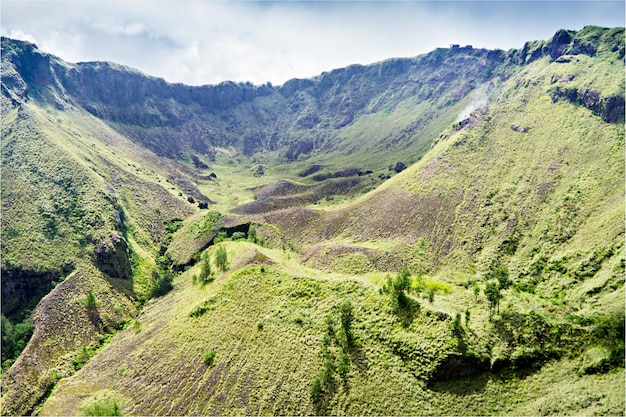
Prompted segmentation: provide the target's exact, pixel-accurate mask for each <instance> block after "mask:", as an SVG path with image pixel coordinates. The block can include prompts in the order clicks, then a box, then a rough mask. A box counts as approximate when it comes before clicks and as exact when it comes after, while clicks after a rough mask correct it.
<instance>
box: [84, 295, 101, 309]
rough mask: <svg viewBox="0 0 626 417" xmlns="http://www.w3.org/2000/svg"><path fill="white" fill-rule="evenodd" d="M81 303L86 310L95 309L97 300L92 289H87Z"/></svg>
mask: <svg viewBox="0 0 626 417" xmlns="http://www.w3.org/2000/svg"><path fill="white" fill-rule="evenodd" d="M83 304H84V305H85V307H86V308H87V310H96V309H97V308H98V300H97V299H96V296H95V295H94V293H93V291H89V292H88V293H87V296H86V297H85V299H84V300H83Z"/></svg>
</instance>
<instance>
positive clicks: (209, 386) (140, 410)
mask: <svg viewBox="0 0 626 417" xmlns="http://www.w3.org/2000/svg"><path fill="white" fill-rule="evenodd" d="M226 248H227V250H228V253H229V255H230V257H231V258H230V259H231V261H232V262H233V268H232V271H231V272H228V273H226V274H219V273H218V274H217V278H216V280H215V281H213V282H211V283H208V284H206V285H205V286H201V285H199V284H195V285H194V284H192V274H198V273H199V270H200V268H199V267H193V268H191V269H190V270H189V271H187V272H185V273H183V274H182V275H180V276H179V277H178V279H177V280H176V286H175V287H176V288H175V289H174V291H173V292H172V293H170V294H168V295H166V296H165V297H163V298H159V299H157V300H154V301H150V302H149V303H148V304H147V305H146V306H145V307H144V310H143V312H142V314H141V315H140V316H139V317H138V318H137V321H136V322H135V324H133V325H132V326H131V327H130V328H128V329H126V330H124V331H123V332H121V333H120V334H118V335H116V336H115V337H114V338H113V340H112V341H111V342H110V344H109V345H107V346H106V347H105V348H104V349H103V350H102V351H101V352H99V353H98V355H97V356H95V357H94V358H92V360H91V361H90V362H89V363H88V364H86V365H85V367H84V368H83V369H82V370H80V371H79V372H77V373H76V374H75V375H74V376H72V377H70V378H67V379H64V380H62V381H60V382H59V384H58V385H57V387H56V389H55V391H54V392H53V393H52V395H51V397H50V398H49V399H48V401H47V402H46V403H45V404H44V406H43V408H42V409H41V414H45V415H75V414H79V413H81V411H82V410H85V409H86V407H88V406H89V404H102V399H103V398H107V399H109V400H111V401H114V402H115V403H116V404H117V405H118V406H119V407H120V409H121V410H122V412H123V413H124V415H145V414H150V415H173V414H174V415H185V414H202V415H211V414H225V415H233V414H235V415H243V414H246V415H248V414H254V415H257V414H263V415H266V414H272V415H275V414H310V413H316V414H342V415H355V414H363V415H380V414H384V415H405V414H408V415H445V414H463V413H465V414H476V415H481V414H517V415H519V414H525V415H529V414H530V415H535V414H537V413H538V412H540V413H547V414H550V413H557V414H563V413H572V412H574V413H577V412H580V411H581V410H584V411H583V412H585V413H597V414H612V413H618V412H619V410H620V409H621V408H622V407H623V405H624V402H623V397H621V394H620V393H621V391H620V390H623V370H619V369H617V370H616V371H615V372H610V373H599V374H592V375H585V376H582V377H579V376H577V372H578V371H579V369H580V362H579V360H578V359H565V360H562V361H553V362H549V363H548V364H547V365H545V366H543V367H541V368H540V367H536V368H530V369H524V368H522V369H521V370H519V371H510V370H505V371H499V372H494V373H491V372H485V373H481V374H479V375H475V376H471V377H467V376H466V377H462V376H461V377H460V379H452V380H451V381H440V380H441V379H442V378H443V379H445V376H444V375H445V374H446V372H459V373H460V375H464V374H463V372H467V371H468V370H469V372H476V369H475V368H476V366H478V365H477V364H478V363H479V362H477V360H478V359H477V357H470V356H464V354H463V351H462V349H461V348H460V347H459V339H458V335H455V330H454V327H453V326H451V318H449V317H447V316H446V314H445V313H443V312H441V311H440V308H441V307H442V306H447V307H450V303H455V302H458V299H459V297H462V296H463V295H462V293H461V292H460V291H459V290H456V289H455V290H454V292H455V293H456V295H451V296H449V297H447V296H437V297H438V298H439V297H443V299H442V301H440V302H438V303H436V304H427V303H426V302H425V301H423V302H422V301H419V303H423V304H422V307H421V308H420V307H419V306H418V304H417V303H418V302H417V300H414V301H412V302H411V303H412V304H411V305H413V308H414V309H413V310H411V311H413V312H412V313H410V314H408V315H406V314H400V315H398V314H397V313H394V310H393V307H392V306H391V305H390V303H389V297H388V295H386V294H380V293H379V291H378V290H377V287H376V286H373V285H371V284H367V283H364V282H363V281H361V280H360V279H356V277H355V279H345V278H341V279H337V278H336V277H335V276H334V275H328V276H326V277H324V275H323V274H322V275H321V276H320V275H319V274H315V276H313V275H311V274H310V272H311V271H310V270H308V271H309V272H307V270H306V269H301V270H300V271H299V273H298V274H294V273H290V270H293V269H292V267H290V266H289V265H290V264H291V262H292V261H291V260H289V258H288V257H286V256H285V254H284V253H282V252H281V251H277V250H270V249H265V248H260V247H256V246H254V245H252V244H250V243H244V242H241V243H226ZM212 251H213V249H211V250H210V253H211V254H213V253H214V252H212ZM346 301H350V303H351V305H352V309H351V310H350V311H351V319H350V323H351V324H350V328H351V330H352V336H353V339H352V340H353V342H352V343H351V344H350V347H349V348H347V349H345V350H344V348H343V347H342V346H343V344H342V343H345V342H342V340H343V339H342V336H341V334H342V328H343V327H342V321H341V317H342V315H341V311H342V309H341V308H342V307H341V306H342V304H344V303H345V302H346ZM444 308H445V307H444ZM407 311H408V310H407ZM407 311H405V313H407ZM472 311H473V313H472V314H475V315H473V316H472V317H473V318H472V321H471V322H469V323H468V322H465V320H463V322H465V324H463V325H462V328H463V329H464V330H463V332H464V335H465V336H463V339H462V340H465V342H467V343H469V345H470V346H471V347H470V348H469V349H470V350H471V349H478V350H481V349H483V348H482V347H481V345H484V342H485V340H483V341H482V342H481V341H479V340H478V339H482V338H485V339H487V340H491V342H488V343H493V341H497V340H499V337H498V336H497V333H495V332H494V333H488V334H487V335H485V334H484V333H483V330H482V329H481V328H482V327H483V326H484V325H485V324H486V320H485V318H484V317H483V316H482V313H480V311H478V310H475V309H473V310H472ZM329 323H330V324H329ZM496 323H501V322H498V321H496ZM533 324H541V325H542V326H545V325H546V323H545V322H542V321H539V322H535V323H523V322H522V323H520V325H521V328H522V329H524V330H523V331H524V332H531V333H530V334H532V331H534V329H533V327H532V326H533ZM529 325H530V327H527V326H529ZM329 326H331V327H332V331H329V330H328V328H329ZM557 329H558V330H557ZM554 330H555V331H557V332H559V335H560V336H559V337H561V338H562V340H560V341H558V342H557V341H556V340H555V339H554V338H551V339H550V340H551V342H550V343H558V344H561V345H563V346H568V344H570V345H571V344H572V342H573V340H575V339H572V338H576V337H579V336H577V335H579V334H580V333H579V332H581V331H584V330H583V329H582V328H581V329H579V330H576V329H570V330H565V331H564V330H563V329H561V328H559V327H554ZM465 332H467V333H465ZM502 337H503V338H504V336H502ZM503 340H504V339H503ZM590 340H591V339H590ZM532 343H536V342H532ZM532 343H529V345H528V347H532V346H535V347H536V345H533V344H532ZM550 346H552V348H554V347H555V346H556V345H552V344H551V345H550ZM211 352H213V354H211ZM207 354H209V356H210V357H211V359H210V360H207V359H205V358H206V355H207ZM472 358H473V359H472ZM327 363H329V364H330V365H327ZM342 363H343V364H342ZM538 363H542V361H539V362H538ZM455 364H456V365H455ZM325 369H330V371H328V372H330V374H329V375H330V377H329V378H328V380H327V381H328V382H327V385H325V387H324V388H323V391H322V395H321V396H315V395H314V394H312V392H313V391H312V387H313V386H314V384H315V380H316V378H322V379H323V378H324V376H323V375H324V372H325V371H324V370H325ZM454 369H456V370H454ZM546 386H551V387H552V388H553V389H551V390H550V391H549V393H548V392H546V390H545V387H546ZM620 387H621V388H620ZM82 412H84V411H82Z"/></svg>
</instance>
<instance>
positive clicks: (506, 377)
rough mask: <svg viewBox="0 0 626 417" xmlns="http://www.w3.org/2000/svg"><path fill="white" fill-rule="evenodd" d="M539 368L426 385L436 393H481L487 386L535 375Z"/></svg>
mask: <svg viewBox="0 0 626 417" xmlns="http://www.w3.org/2000/svg"><path fill="white" fill-rule="evenodd" d="M539 369H540V368H539V367H537V368H524V369H504V370H502V371H499V372H489V371H487V372H483V373H480V374H478V375H473V376H464V377H459V378H453V379H449V380H446V381H435V382H430V383H429V384H428V389H430V390H432V391H436V392H443V393H449V394H455V395H459V396H465V395H473V394H476V393H480V392H483V391H484V390H485V387H486V386H487V385H488V384H498V385H506V386H508V385H510V384H514V383H515V382H518V381H521V380H524V379H526V378H527V377H529V376H531V375H533V374H535V373H536V372H537V371H538V370H539Z"/></svg>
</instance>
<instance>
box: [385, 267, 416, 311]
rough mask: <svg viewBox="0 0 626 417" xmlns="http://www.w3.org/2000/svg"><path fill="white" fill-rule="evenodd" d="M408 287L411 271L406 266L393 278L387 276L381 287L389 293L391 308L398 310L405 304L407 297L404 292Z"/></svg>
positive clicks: (409, 286)
mask: <svg viewBox="0 0 626 417" xmlns="http://www.w3.org/2000/svg"><path fill="white" fill-rule="evenodd" d="M410 288H411V273H410V272H409V269H408V268H407V267H404V268H402V271H400V273H399V274H398V275H396V276H395V278H391V277H390V276H389V275H388V276H387V283H386V284H385V285H384V287H383V292H384V293H387V294H389V296H390V298H391V303H392V306H393V309H394V310H396V311H398V310H400V309H402V308H404V307H406V306H407V304H408V298H407V296H406V292H407V291H408V290H410Z"/></svg>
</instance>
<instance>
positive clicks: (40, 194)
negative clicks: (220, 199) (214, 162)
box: [2, 41, 194, 414]
mask: <svg viewBox="0 0 626 417" xmlns="http://www.w3.org/2000/svg"><path fill="white" fill-rule="evenodd" d="M11 58H12V56H11V51H10V50H8V49H4V41H3V65H2V71H3V75H2V82H3V83H2V87H3V95H2V169H3V179H2V232H3V233H2V243H3V244H2V314H3V322H2V324H3V327H2V331H3V382H2V402H3V413H5V414H24V413H30V412H32V411H33V410H34V408H35V407H36V406H37V404H38V403H40V402H41V401H42V399H45V397H46V396H47V395H48V394H49V392H50V390H51V389H52V387H53V386H54V384H55V383H56V381H57V380H58V379H59V378H61V377H63V376H67V375H70V374H71V373H73V372H74V371H75V365H73V361H74V360H75V359H76V358H77V357H78V356H79V355H80V352H81V349H82V348H83V347H84V346H97V345H99V344H100V343H101V342H102V339H103V337H104V336H105V335H106V334H110V333H112V332H114V331H117V330H118V329H119V328H121V326H122V325H123V323H124V321H125V320H129V319H130V317H131V316H133V315H135V314H136V313H137V311H138V310H137V305H136V302H137V300H138V297H143V296H145V295H146V294H148V293H149V292H150V291H151V288H152V287H153V285H154V281H153V278H152V271H153V270H154V269H155V263H154V260H153V257H154V255H153V254H152V253H150V252H152V250H153V247H154V246H157V247H158V245H159V244H160V243H161V242H163V241H165V240H166V238H167V236H166V235H167V230H166V229H167V224H168V222H169V221H171V220H173V219H178V218H183V217H186V216H188V215H189V214H191V213H192V212H193V211H194V210H193V208H192V207H189V206H190V205H189V203H187V202H186V201H184V200H182V198H178V197H176V196H175V195H173V194H172V193H171V192H169V191H167V190H166V189H165V188H164V187H163V186H161V185H159V184H158V181H160V179H159V176H158V175H157V174H156V173H155V172H154V171H152V174H148V175H145V174H147V173H148V169H149V168H151V167H153V166H155V165H157V164H155V159H157V158H155V157H154V156H151V155H150V154H149V153H148V152H146V151H145V150H142V149H139V148H137V147H136V145H133V144H132V142H130V141H128V140H127V139H125V138H123V137H121V136H120V135H119V134H117V133H116V132H115V131H113V130H111V129H110V128H108V127H107V126H106V125H104V124H103V123H102V122H100V121H98V120H96V119H94V118H93V117H92V116H90V115H89V114H88V113H87V112H85V111H84V110H81V109H80V108H79V107H77V106H75V105H72V106H71V107H70V105H69V103H67V102H66V105H67V108H65V109H63V110H59V109H58V108H55V107H54V106H50V105H48V104H47V102H42V101H39V100H29V99H28V95H27V94H26V92H27V91H28V90H29V89H32V88H33V85H35V88H36V86H37V84H31V85H28V84H26V83H25V81H24V80H28V81H29V82H31V81H32V83H36V82H40V81H41V78H40V74H41V73H45V71H43V70H41V69H40V68H32V67H29V68H30V69H31V70H32V71H33V72H32V73H31V72H28V71H26V72H25V74H22V75H21V74H19V73H17V71H16V67H15V66H13V65H12V64H10V62H9V61H8V60H9V59H11ZM46 69H47V67H46ZM33 80H36V81H33ZM5 81H6V82H5ZM46 83H47V81H46ZM46 83H44V84H43V85H42V86H41V89H40V90H38V94H48V96H49V97H54V96H55V95H56V94H57V93H58V90H55V89H54V88H51V85H50V84H46ZM44 90H45V91H44ZM33 94H34V93H33ZM157 163H158V160H157ZM131 164H132V166H131ZM137 165H141V166H143V167H145V168H142V170H141V172H139V171H138V170H137V169H136V167H137ZM172 165H174V164H171V163H169V165H167V164H166V165H165V168H166V170H165V172H168V173H172V172H173V173H176V172H177V171H176V170H175V169H172ZM133 167H135V169H133ZM181 168H182V169H183V170H184V167H181ZM144 169H145V170H146V171H145V172H144V171H143V170H144ZM160 206H162V209H159V211H158V213H157V212H155V210H154V207H160ZM146 251H147V253H146ZM89 293H92V294H93V295H95V298H96V300H97V301H96V304H97V307H96V308H88V307H87V306H85V305H84V301H85V300H86V297H87V295H88V294H89ZM44 296H45V298H43V300H42V297H44ZM40 300H42V301H41V302H40ZM36 306H37V307H36ZM35 307H36V308H35ZM31 311H32V315H31ZM5 316H6V318H7V320H5ZM29 316H30V318H31V319H32V322H34V332H33V336H32V338H31V340H30V342H29V344H28V345H27V346H26V348H25V350H24V353H23V354H22V355H21V356H20V357H19V358H18V359H17V360H15V359H16V358H15V357H14V356H13V357H11V356H5V354H7V351H9V350H12V349H7V347H9V348H11V347H12V344H13V341H12V340H11V339H10V336H9V335H10V334H11V333H10V331H9V330H10V329H11V327H12V325H15V328H17V326H18V323H20V324H19V325H21V326H24V323H27V320H28V318H29ZM68 317H71V320H68ZM5 326H6V327H5ZM16 353H18V354H19V349H17V350H16ZM13 362H15V363H13ZM11 365H12V366H11ZM9 366H10V369H9V370H8V371H7V372H6V373H5V372H4V371H5V370H6V369H7V368H9Z"/></svg>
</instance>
